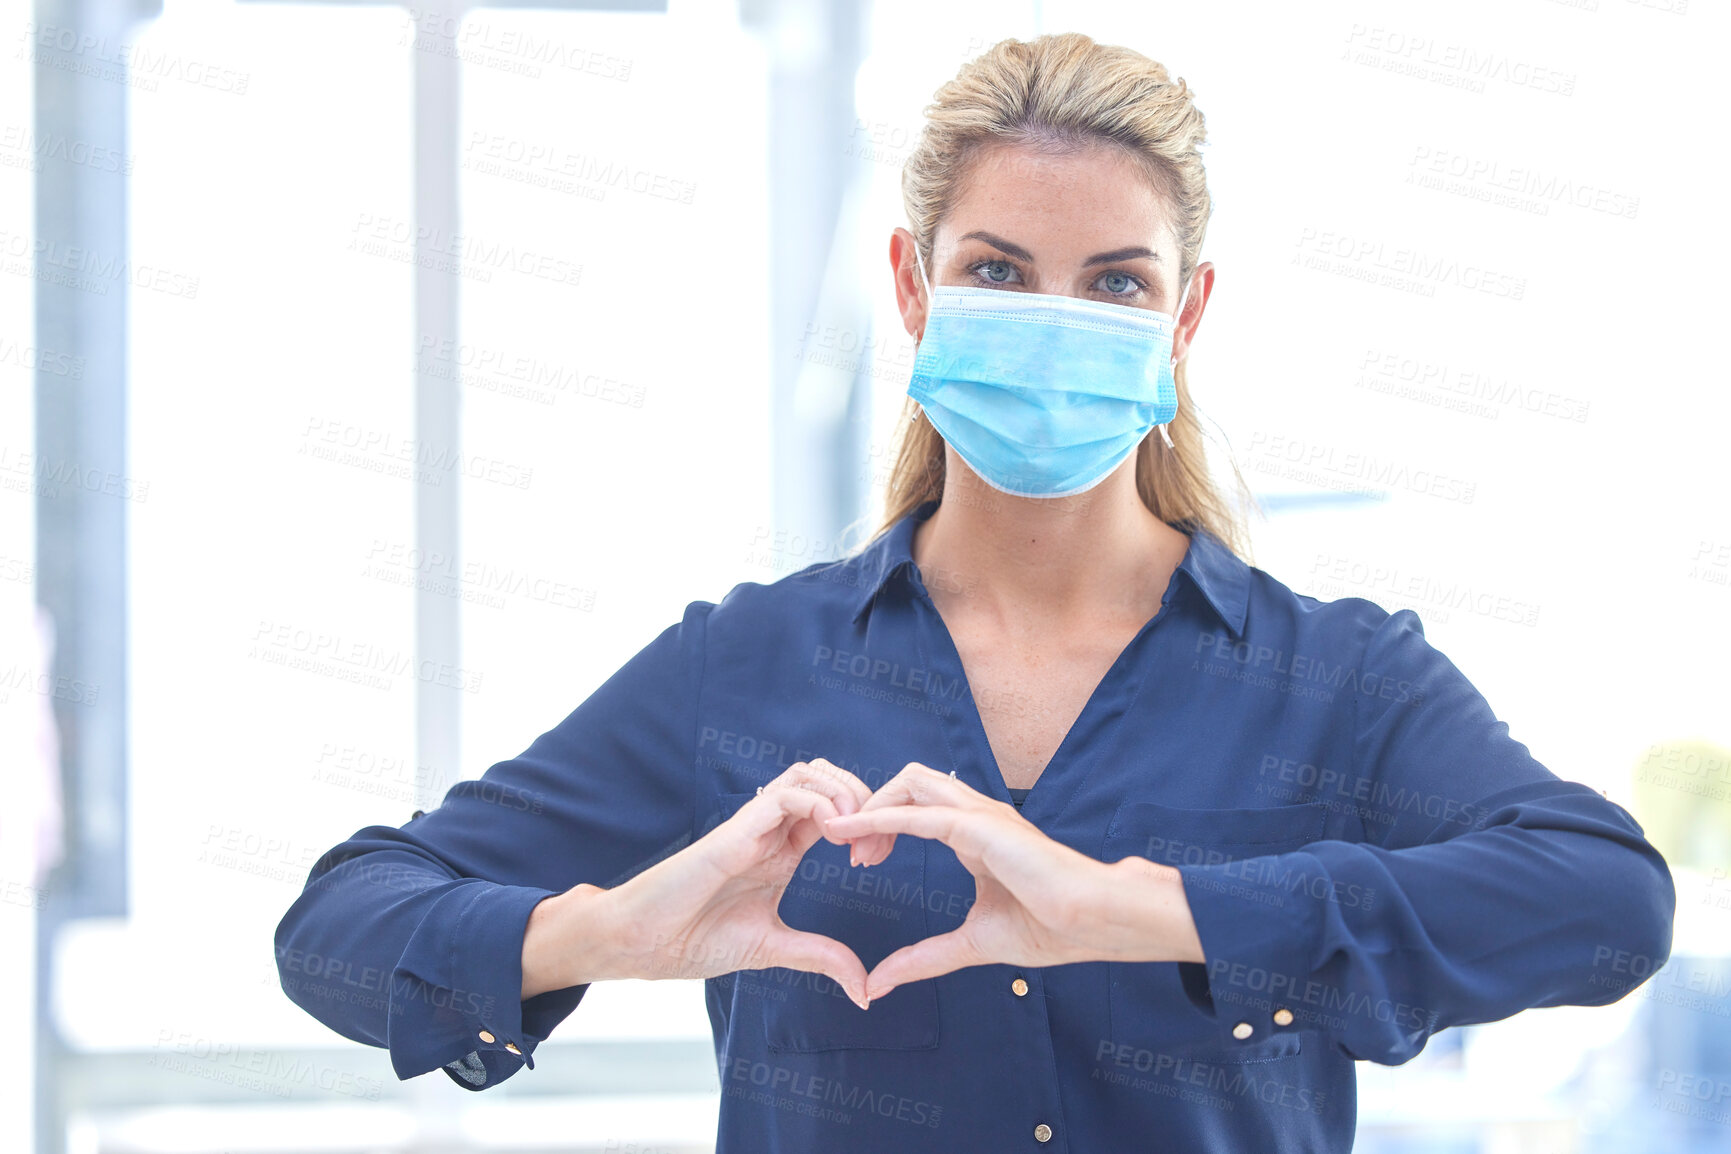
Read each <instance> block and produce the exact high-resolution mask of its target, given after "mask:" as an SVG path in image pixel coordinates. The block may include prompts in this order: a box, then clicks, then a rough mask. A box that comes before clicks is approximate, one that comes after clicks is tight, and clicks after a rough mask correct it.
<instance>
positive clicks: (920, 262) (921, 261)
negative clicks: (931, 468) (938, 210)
mask: <svg viewBox="0 0 1731 1154" xmlns="http://www.w3.org/2000/svg"><path fill="white" fill-rule="evenodd" d="M914 262H915V263H916V264H918V265H919V266H920V283H921V284H923V285H925V287H926V307H927V308H928V309H929V308H930V307H931V302H932V282H931V281H929V280H927V279H926V262H925V258H923V257H921V256H920V242H919V241H917V240H916V241H914ZM927 319H928V320H929V319H930V318H929V316H928V318H927ZM919 419H920V415H919V413H918V412H913V413H909V414H908V421H909V422H910V423H911V422H914V421H918V420H919Z"/></svg>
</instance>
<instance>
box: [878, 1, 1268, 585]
mask: <svg viewBox="0 0 1731 1154" xmlns="http://www.w3.org/2000/svg"><path fill="white" fill-rule="evenodd" d="M925 115H926V124H925V127H924V128H923V129H922V130H921V132H920V136H919V140H918V142H917V143H916V145H915V147H914V150H913V152H912V154H911V155H910V156H909V157H908V160H907V164H906V166H905V167H904V168H903V170H902V203H903V205H904V207H905V208H906V210H907V215H908V222H909V225H910V231H911V232H912V233H913V234H914V241H915V243H916V244H917V245H918V246H919V249H920V254H921V255H922V256H923V257H924V259H925V263H926V267H928V268H930V267H932V261H933V255H932V244H933V238H934V236H935V235H936V233H937V227H938V222H939V221H940V220H942V219H943V217H944V214H945V213H946V212H948V211H949V209H950V207H951V206H952V205H953V204H954V202H955V199H956V197H957V195H958V194H959V191H960V189H961V187H962V184H963V181H964V180H965V179H966V178H967V175H968V171H969V167H970V164H971V163H972V161H973V160H974V159H975V158H976V157H977V155H978V154H979V153H980V152H981V151H982V150H984V149H986V148H989V147H993V146H997V145H1005V144H1009V145H1022V146H1027V147H1032V148H1035V149H1039V150H1041V151H1044V152H1064V151H1069V150H1074V149H1078V148H1082V147H1084V146H1086V145H1089V144H1091V143H1096V142H1101V141H1104V142H1107V143H1110V144H1113V145H1116V146H1117V147H1120V148H1122V149H1124V150H1125V152H1126V153H1127V154H1128V155H1129V156H1130V157H1131V158H1132V159H1133V160H1135V161H1136V162H1137V163H1138V164H1139V165H1140V166H1141V167H1142V168H1143V170H1144V171H1145V172H1146V173H1147V174H1148V176H1149V178H1150V179H1151V180H1152V181H1153V182H1154V184H1155V187H1156V188H1158V189H1159V190H1160V192H1161V194H1162V195H1163V196H1164V197H1165V199H1166V202H1167V203H1168V204H1169V205H1170V206H1172V208H1173V211H1174V221H1173V225H1174V228H1175V230H1176V233H1177V238H1178V245H1179V250H1180V253H1181V257H1180V261H1179V266H1178V283H1179V285H1180V286H1183V285H1186V284H1188V283H1189V281H1190V277H1191V275H1192V274H1193V273H1194V272H1195V270H1196V265H1197V254H1198V253H1199V252H1200V251H1201V249H1202V238H1203V236H1204V234H1206V233H1207V231H1208V216H1209V213H1210V211H1211V208H1212V202H1211V201H1210V198H1209V195H1208V184H1207V181H1206V179H1205V177H1204V175H1203V171H1202V157H1201V154H1200V151H1199V146H1200V145H1201V144H1202V142H1203V139H1204V136H1205V132H1204V128H1203V122H1202V113H1201V111H1200V110H1199V109H1197V107H1196V105H1195V103H1194V102H1193V101H1192V100H1191V94H1190V89H1189V87H1188V86H1187V85H1186V84H1185V82H1184V81H1183V80H1182V79H1178V80H1173V79H1172V78H1171V77H1170V76H1169V75H1168V73H1167V71H1166V69H1165V67H1164V66H1163V65H1161V64H1159V63H1158V62H1156V61H1153V60H1150V59H1149V58H1148V57H1146V56H1144V55H1142V54H1141V53H1140V52H1137V51H1135V50H1133V49H1130V48H1122V47H1115V46H1111V45H1105V44H1097V43H1095V42H1094V41H1093V40H1092V39H1091V38H1089V37H1087V36H1084V35H1083V34H1081V33H1079V32H1065V33H1058V34H1051V35H1046V36H1039V37H1036V38H1035V39H1033V40H1029V41H1021V40H1013V39H1012V40H1001V41H999V42H998V43H997V44H994V45H993V46H992V47H991V48H989V49H987V50H986V52H985V53H984V54H982V55H980V56H978V57H976V58H974V59H973V60H970V61H969V62H968V63H967V64H965V65H963V66H962V70H961V71H960V72H959V73H958V74H957V75H956V77H955V79H953V80H950V81H948V82H947V83H945V84H944V85H943V86H942V87H941V88H939V89H938V90H937V92H936V93H935V94H934V99H933V101H932V103H930V104H928V105H927V106H926V108H925ZM1174 376H1175V377H1176V380H1177V387H1178V415H1177V416H1176V417H1174V418H1173V420H1172V422H1171V424H1170V425H1169V426H1168V432H1169V433H1170V435H1171V437H1172V444H1173V447H1172V448H1171V449H1168V448H1167V447H1166V445H1165V443H1164V441H1162V439H1161V438H1160V437H1159V436H1157V435H1154V434H1150V435H1149V436H1147V437H1146V438H1144V439H1143V441H1142V444H1141V445H1140V446H1139V447H1138V448H1137V450H1136V491H1137V493H1138V494H1139V495H1140V496H1141V498H1142V503H1143V504H1144V505H1146V506H1148V508H1149V509H1150V510H1151V511H1152V512H1153V513H1154V515H1155V516H1157V517H1159V518H1160V519H1161V520H1162V521H1164V522H1166V523H1167V524H1169V525H1174V526H1177V527H1181V528H1185V529H1189V530H1194V529H1197V528H1202V529H1206V530H1208V531H1209V532H1210V533H1212V534H1213V535H1214V536H1216V537H1218V538H1220V540H1221V541H1223V542H1224V543H1225V544H1226V545H1227V547H1228V548H1230V549H1232V550H1233V552H1235V553H1238V554H1240V555H1247V554H1248V551H1249V538H1248V531H1247V529H1246V527H1245V524H1244V520H1243V515H1242V512H1241V511H1240V509H1239V508H1237V507H1235V506H1234V505H1233V504H1232V502H1230V501H1229V500H1228V499H1227V498H1226V496H1225V495H1224V494H1222V493H1221V492H1220V490H1219V489H1218V487H1217V486H1216V485H1215V483H1214V481H1213V479H1212V478H1211V477H1210V476H1209V474H1208V469H1207V465H1206V461H1205V458H1204V449H1203V433H1202V425H1201V422H1200V421H1199V420H1198V419H1197V415H1196V409H1195V406H1193V405H1192V404H1191V402H1190V390H1189V386H1188V383H1187V382H1186V379H1185V377H1186V374H1185V364H1184V362H1183V361H1180V362H1179V363H1178V365H1177V367H1176V369H1175V372H1174ZM903 417H904V418H905V419H904V420H902V421H900V422H899V426H900V430H901V431H900V434H899V436H898V443H897V446H896V448H895V450H894V454H893V460H894V464H893V465H892V466H891V470H890V476H889V481H888V485H887V487H886V490H885V494H884V511H883V515H882V520H881V522H880V524H879V525H878V527H877V529H876V530H874V531H873V533H872V536H873V537H876V536H878V535H879V534H881V533H883V532H884V531H885V530H886V529H888V528H889V527H890V526H892V525H894V524H895V523H896V522H897V521H899V520H900V519H901V518H902V517H903V516H905V515H906V514H908V513H909V512H911V511H913V510H914V509H915V508H917V507H918V506H919V505H920V504H921V503H922V502H925V501H930V500H935V499H939V498H941V497H942V495H943V489H944V440H943V438H942V436H940V435H939V433H938V431H937V430H936V429H935V428H933V427H932V424H931V422H930V421H928V420H926V419H925V415H924V412H923V411H922V410H921V409H920V408H919V405H918V403H917V402H915V401H914V399H913V398H912V397H909V398H907V399H906V401H905V402H904V404H903ZM1227 460H1228V462H1229V463H1231V464H1232V472H1233V476H1234V477H1235V478H1236V480H1237V487H1238V491H1239V494H1240V495H1241V497H1242V499H1243V504H1244V505H1245V506H1247V507H1248V506H1252V505H1253V500H1254V499H1253V498H1252V497H1251V495H1250V491H1249V488H1248V486H1246V485H1245V483H1244V477H1243V474H1242V473H1240V472H1239V471H1238V466H1237V463H1236V462H1233V461H1232V460H1231V454H1230V453H1228V454H1227Z"/></svg>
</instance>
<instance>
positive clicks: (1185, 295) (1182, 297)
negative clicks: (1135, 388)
mask: <svg viewBox="0 0 1731 1154" xmlns="http://www.w3.org/2000/svg"><path fill="white" fill-rule="evenodd" d="M919 251H920V250H919V249H917V248H916V249H914V255H915V256H918V255H919ZM1194 283H1195V278H1194V277H1192V278H1191V279H1190V280H1188V281H1186V282H1185V284H1184V291H1183V292H1182V293H1180V294H1179V296H1178V311H1177V312H1175V313H1173V314H1172V335H1173V336H1174V337H1176V336H1177V335H1178V321H1179V319H1180V318H1181V317H1183V315H1184V304H1185V302H1186V301H1188V300H1189V299H1190V286H1191V285H1192V284H1194ZM1172 364H1173V365H1174V366H1176V365H1177V364H1178V355H1177V354H1176V353H1174V354H1173V355H1172ZM1155 428H1157V429H1159V430H1160V439H1161V440H1162V441H1165V442H1166V447H1167V448H1168V449H1172V448H1176V446H1174V445H1173V444H1172V437H1171V436H1170V435H1169V434H1168V433H1167V432H1166V426H1165V425H1164V424H1161V425H1156V426H1155Z"/></svg>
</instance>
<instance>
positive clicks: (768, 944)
mask: <svg viewBox="0 0 1731 1154" xmlns="http://www.w3.org/2000/svg"><path fill="white" fill-rule="evenodd" d="M764 955H765V957H766V959H767V961H768V964H769V965H772V966H786V967H787V968H788V969H791V970H804V971H806V972H807V973H813V974H826V975H828V976H829V977H830V978H833V979H834V980H835V983H836V985H838V986H840V987H841V988H842V990H843V991H845V992H846V994H847V996H848V997H849V998H850V999H852V1001H853V1004H854V1005H856V1006H858V1007H859V1008H860V1009H862V1010H863V1009H865V1008H866V1006H867V1002H866V993H865V988H866V971H865V963H864V962H862V961H860V960H859V955H858V954H856V953H854V952H853V951H852V950H850V949H848V948H847V947H846V946H844V945H842V944H841V943H840V942H838V941H836V940H835V939H834V938H830V937H825V936H824V935H823V934H808V933H806V932H805V931H804V930H795V929H790V928H789V927H787V926H778V927H776V928H775V929H774V930H772V931H770V934H769V937H768V938H767V939H765V941H764Z"/></svg>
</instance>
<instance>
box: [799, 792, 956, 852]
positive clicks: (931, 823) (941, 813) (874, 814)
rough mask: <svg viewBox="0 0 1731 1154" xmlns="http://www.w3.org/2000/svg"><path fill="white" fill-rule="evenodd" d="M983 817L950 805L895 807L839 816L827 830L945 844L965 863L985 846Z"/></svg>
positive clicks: (846, 833) (849, 835)
mask: <svg viewBox="0 0 1731 1154" xmlns="http://www.w3.org/2000/svg"><path fill="white" fill-rule="evenodd" d="M979 823H980V815H979V814H977V813H973V812H970V811H968V810H961V809H956V808H955V807H953V806H947V805H895V806H888V807H886V808H883V809H862V810H860V811H859V812H858V813H849V814H838V815H837V816H835V817H833V818H831V819H829V821H828V822H827V823H825V824H826V828H827V829H828V830H829V832H831V833H835V834H839V835H841V836H842V837H857V836H859V835H860V834H866V833H911V834H913V835H914V836H915V837H924V838H931V839H933V840H934V841H941V842H943V843H944V844H945V845H947V846H949V847H950V848H951V849H953V850H955V851H956V853H957V855H958V856H959V857H962V858H963V859H964V861H965V859H967V858H970V857H976V856H977V855H978V849H979V845H980V842H981V833H980V828H979Z"/></svg>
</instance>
